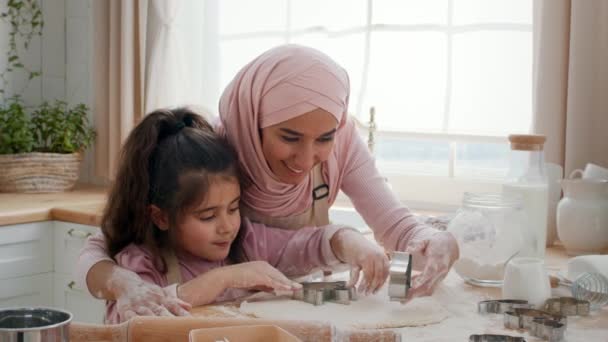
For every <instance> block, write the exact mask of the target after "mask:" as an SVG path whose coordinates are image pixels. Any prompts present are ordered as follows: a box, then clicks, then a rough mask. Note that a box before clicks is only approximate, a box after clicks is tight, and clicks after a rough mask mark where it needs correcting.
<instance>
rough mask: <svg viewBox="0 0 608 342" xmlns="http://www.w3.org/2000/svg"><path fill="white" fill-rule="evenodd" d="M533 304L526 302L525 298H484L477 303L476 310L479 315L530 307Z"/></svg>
mask: <svg viewBox="0 0 608 342" xmlns="http://www.w3.org/2000/svg"><path fill="white" fill-rule="evenodd" d="M532 307H533V305H532V304H530V303H528V301H527V300H519V299H496V300H484V301H481V302H479V303H477V312H478V313H479V314H481V315H485V314H491V313H493V314H504V313H505V312H507V311H513V310H514V309H520V308H523V309H530V308H532Z"/></svg>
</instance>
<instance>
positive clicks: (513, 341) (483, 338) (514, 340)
mask: <svg viewBox="0 0 608 342" xmlns="http://www.w3.org/2000/svg"><path fill="white" fill-rule="evenodd" d="M469 342H526V340H525V339H524V338H523V337H520V336H509V335H495V334H481V335H471V336H469Z"/></svg>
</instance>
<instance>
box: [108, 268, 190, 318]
mask: <svg viewBox="0 0 608 342" xmlns="http://www.w3.org/2000/svg"><path fill="white" fill-rule="evenodd" d="M135 277H136V275H135ZM135 277H134V276H131V277H129V278H126V279H123V280H122V281H121V284H120V285H119V286H120V290H118V289H117V291H116V293H118V295H117V296H116V310H117V311H118V315H119V317H121V321H127V320H129V319H131V318H132V317H135V316H189V315H190V313H189V312H188V310H190V309H191V306H190V304H188V303H186V302H184V301H182V300H181V299H179V298H177V297H176V296H175V294H173V293H169V291H166V290H165V289H163V288H162V287H160V286H158V285H155V284H151V283H147V282H144V281H143V280H141V279H140V278H139V277H137V279H136V278H135Z"/></svg>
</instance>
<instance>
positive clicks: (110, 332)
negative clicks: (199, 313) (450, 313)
mask: <svg viewBox="0 0 608 342" xmlns="http://www.w3.org/2000/svg"><path fill="white" fill-rule="evenodd" d="M239 325H276V326H278V327H280V328H283V329H285V330H286V331H288V332H290V333H291V334H293V335H294V336H296V337H298V338H299V339H301V340H302V341H321V342H324V341H325V342H332V341H336V340H338V341H349V342H363V341H378V342H398V341H400V340H401V337H400V335H399V334H397V333H395V332H394V331H391V330H350V329H349V330H345V329H337V328H335V327H333V326H332V325H331V324H328V323H322V322H311V321H289V320H265V319H255V318H251V319H249V318H200V317H134V318H132V319H131V320H130V321H128V322H124V323H121V324H115V325H99V324H84V323H78V322H74V323H72V324H70V341H71V342H84V341H92V342H140V341H146V342H173V341H184V342H187V341H188V335H189V333H190V330H193V329H200V328H213V327H225V326H239Z"/></svg>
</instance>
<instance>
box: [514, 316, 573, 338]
mask: <svg viewBox="0 0 608 342" xmlns="http://www.w3.org/2000/svg"><path fill="white" fill-rule="evenodd" d="M566 324H567V319H566V317H565V316H560V315H553V314H551V313H548V312H546V311H541V310H535V309H523V308H519V309H513V311H507V312H505V313H504V325H505V328H508V329H525V330H528V332H530V334H531V335H533V336H536V337H541V338H543V339H547V340H549V341H552V342H553V341H561V340H562V339H563V337H564V332H565V331H566Z"/></svg>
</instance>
